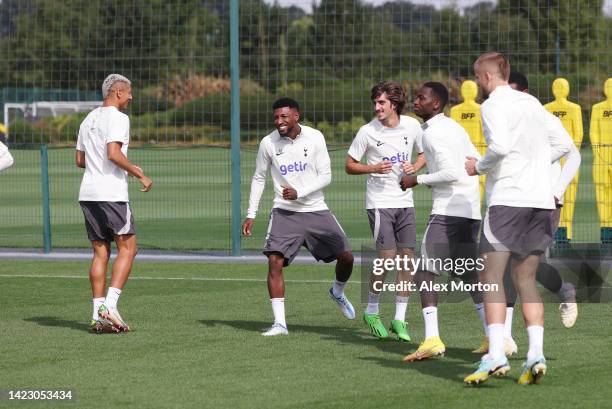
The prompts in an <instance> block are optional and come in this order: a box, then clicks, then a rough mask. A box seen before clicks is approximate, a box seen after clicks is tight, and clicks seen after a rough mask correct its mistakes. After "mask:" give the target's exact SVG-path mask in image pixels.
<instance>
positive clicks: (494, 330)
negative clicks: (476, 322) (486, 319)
mask: <svg viewBox="0 0 612 409" xmlns="http://www.w3.org/2000/svg"><path fill="white" fill-rule="evenodd" d="M503 357H504V324H491V325H489V359H493V360H494V361H497V360H499V359H502V358H503Z"/></svg>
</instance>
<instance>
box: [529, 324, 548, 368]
mask: <svg viewBox="0 0 612 409" xmlns="http://www.w3.org/2000/svg"><path fill="white" fill-rule="evenodd" d="M527 335H528V336H529V350H528V351H527V362H533V361H534V360H535V359H536V358H539V357H540V356H542V355H544V327H542V326H540V325H531V326H529V327H527Z"/></svg>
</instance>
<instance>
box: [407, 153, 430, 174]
mask: <svg viewBox="0 0 612 409" xmlns="http://www.w3.org/2000/svg"><path fill="white" fill-rule="evenodd" d="M425 165H427V161H426V160H425V154H424V153H423V152H419V153H418V154H417V159H416V161H415V162H414V163H409V162H402V170H403V171H404V173H405V174H407V175H412V174H413V173H417V172H418V171H419V170H421V169H422V168H423V167H425Z"/></svg>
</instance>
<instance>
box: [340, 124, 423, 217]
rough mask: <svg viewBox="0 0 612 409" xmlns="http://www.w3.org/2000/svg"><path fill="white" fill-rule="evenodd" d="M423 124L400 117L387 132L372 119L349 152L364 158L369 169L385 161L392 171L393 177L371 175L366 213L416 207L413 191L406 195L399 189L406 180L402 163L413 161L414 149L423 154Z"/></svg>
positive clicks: (388, 174) (408, 191) (369, 175)
mask: <svg viewBox="0 0 612 409" xmlns="http://www.w3.org/2000/svg"><path fill="white" fill-rule="evenodd" d="M422 135H423V130H422V129H421V124H420V123H419V121H417V120H416V119H414V118H411V117H409V116H405V115H401V116H400V122H399V124H398V125H397V126H396V127H394V128H388V127H385V126H383V124H382V123H381V122H380V121H379V120H378V119H376V118H375V119H373V120H372V121H370V122H369V123H368V124H366V125H364V126H362V127H361V128H360V129H359V132H357V136H355V139H354V140H353V143H352V144H351V147H350V148H349V150H348V154H349V156H350V157H352V158H353V159H355V160H356V161H360V160H361V158H362V157H363V156H364V155H365V158H366V162H367V164H368V165H375V164H377V163H380V162H382V161H383V160H384V159H387V160H389V161H390V162H391V163H392V165H393V168H392V170H391V172H390V173H386V174H382V173H370V174H368V179H367V182H366V209H397V208H404V207H414V201H413V199H412V189H406V191H403V190H402V189H401V187H400V185H399V183H400V180H401V178H402V176H403V171H402V162H404V161H407V162H410V161H411V160H412V148H413V147H416V151H417V152H418V153H422V152H423V149H422V148H421V137H422Z"/></svg>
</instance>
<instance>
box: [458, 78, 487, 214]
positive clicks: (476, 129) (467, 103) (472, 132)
mask: <svg viewBox="0 0 612 409" xmlns="http://www.w3.org/2000/svg"><path fill="white" fill-rule="evenodd" d="M477 96H478V85H476V83H475V82H474V81H471V80H466V81H463V84H461V97H462V98H463V102H462V103H461V104H458V105H455V106H454V107H452V108H451V110H450V117H451V118H452V119H454V120H455V121H457V122H459V124H460V125H461V126H463V128H464V129H465V131H466V132H467V133H468V135H469V136H470V139H471V140H472V143H473V144H474V146H475V147H476V150H478V153H480V155H484V154H485V151H486V150H487V143H486V142H485V138H484V134H483V132H482V121H481V119H480V104H478V103H477V102H476V97H477ZM478 178H479V180H480V200H481V202H482V201H483V200H484V189H485V181H486V176H485V175H481V176H479V177H478Z"/></svg>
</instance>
